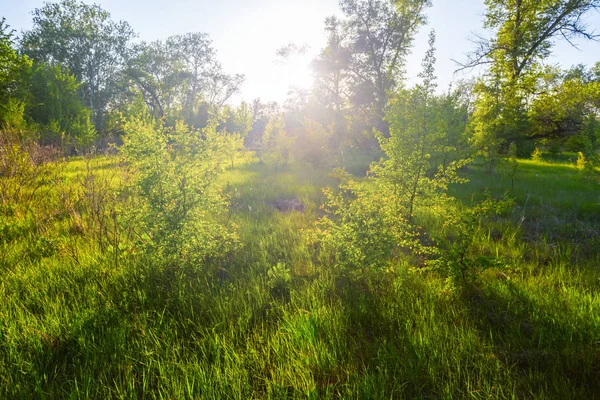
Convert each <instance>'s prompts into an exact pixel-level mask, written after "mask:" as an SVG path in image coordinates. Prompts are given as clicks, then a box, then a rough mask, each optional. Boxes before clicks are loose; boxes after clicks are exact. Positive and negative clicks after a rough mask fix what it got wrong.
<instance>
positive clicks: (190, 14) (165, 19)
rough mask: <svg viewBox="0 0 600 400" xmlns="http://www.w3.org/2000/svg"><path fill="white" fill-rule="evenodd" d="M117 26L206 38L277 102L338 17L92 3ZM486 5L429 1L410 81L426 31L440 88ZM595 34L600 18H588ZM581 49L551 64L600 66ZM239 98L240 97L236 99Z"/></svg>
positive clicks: (332, 7) (250, 85)
mask: <svg viewBox="0 0 600 400" xmlns="http://www.w3.org/2000/svg"><path fill="white" fill-rule="evenodd" d="M43 3H44V1H42V0H0V16H4V17H6V20H7V23H8V24H9V25H11V27H12V28H14V29H16V30H17V31H21V30H23V29H25V30H26V29H29V28H30V27H31V15H30V12H31V11H33V10H34V9H35V8H38V7H41V6H42V5H43ZM95 3H98V4H100V5H101V6H102V7H103V8H104V9H105V10H107V11H109V12H110V13H111V15H112V18H113V19H114V20H125V21H127V22H129V24H130V25H131V26H132V27H133V29H134V30H135V31H136V32H137V33H138V34H139V38H140V39H142V40H147V41H150V40H155V39H164V38H166V37H168V36H170V35H175V34H181V33H187V32H206V33H208V34H209V35H210V37H211V38H212V39H213V42H214V45H215V48H216V49H217V51H218V57H219V60H220V61H221V63H222V64H223V67H224V69H225V71H226V72H229V73H243V74H245V75H246V83H245V84H244V86H243V89H242V95H241V96H240V98H243V99H245V100H251V99H253V98H255V97H261V98H262V99H263V100H276V101H282V100H283V99H285V97H286V95H287V92H288V90H289V88H290V86H294V85H295V86H308V85H310V81H311V74H310V69H309V67H308V65H309V62H310V59H312V57H314V55H315V54H316V53H317V52H318V50H319V49H320V48H322V47H323V46H324V44H325V34H324V32H323V22H324V20H325V18H326V17H327V16H330V15H333V14H339V8H338V1H337V0H302V1H299V0H243V1H242V0H218V1H214V0H213V1H211V0H170V1H164V0H96V1H95ZM483 12H484V5H483V0H433V7H431V8H430V9H428V12H427V13H428V16H429V24H428V26H426V27H423V28H421V31H420V32H419V34H418V35H417V38H416V40H415V45H414V48H413V52H412V55H411V56H410V57H409V60H408V63H407V79H408V81H409V82H411V81H413V80H414V79H415V78H416V75H417V74H418V72H419V68H420V60H421V58H422V57H423V54H424V52H425V50H426V47H427V34H428V32H429V30H430V29H431V28H434V29H435V30H436V33H437V43H436V47H437V49H438V51H437V59H438V62H437V76H438V78H439V79H438V83H439V88H440V90H443V89H445V88H446V87H447V86H448V85H449V84H450V83H451V82H452V81H453V80H454V79H461V78H464V77H465V75H464V74H462V73H459V74H456V75H454V73H453V71H454V70H455V69H456V65H455V64H454V63H453V62H452V61H451V59H452V58H455V59H464V54H465V53H466V52H468V51H469V50H470V49H471V47H472V46H471V43H470V42H469V37H470V36H471V33H472V32H475V33H484V30H483V28H482V21H483ZM588 23H589V25H590V27H592V28H593V29H596V30H597V31H599V32H600V15H599V13H595V14H593V15H590V17H589V18H588ZM290 42H294V43H297V44H308V45H309V46H310V50H309V52H308V54H307V55H306V56H304V57H297V58H296V59H293V60H291V61H290V62H289V63H288V64H287V65H281V64H280V63H276V62H275V61H276V59H277V57H276V56H275V51H276V49H278V48H279V47H282V46H284V45H286V44H288V43H290ZM579 44H580V50H576V49H573V48H571V47H570V46H569V45H568V44H567V43H564V42H560V43H558V44H557V46H556V48H555V52H554V55H553V57H552V58H551V59H550V60H549V62H550V63H553V64H560V65H562V66H571V65H574V64H578V63H584V64H589V65H591V64H593V63H595V62H596V61H600V43H597V42H580V43H579ZM238 100H239V99H238Z"/></svg>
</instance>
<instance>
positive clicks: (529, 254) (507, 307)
mask: <svg viewBox="0 0 600 400" xmlns="http://www.w3.org/2000/svg"><path fill="white" fill-rule="evenodd" d="M234 165H235V168H234V169H230V170H228V171H226V172H225V173H224V174H222V175H221V176H220V178H219V185H220V187H221V188H222V190H223V191H224V192H226V193H227V194H228V195H229V196H230V198H231V204H230V214H229V218H230V221H231V222H233V223H235V224H236V225H237V226H238V233H239V236H240V241H241V243H242V248H241V249H240V250H239V251H237V252H235V253H233V254H232V255H231V256H230V257H229V258H228V259H227V260H224V261H220V264H219V265H216V266H215V268H214V273H198V274H186V275H181V274H179V273H178V271H177V269H175V268H173V269H170V268H168V267H165V268H156V265H155V264H154V263H153V260H152V258H151V257H149V256H147V255H145V254H140V253H138V252H136V251H137V250H136V247H135V245H133V244H132V245H131V246H126V245H125V244H124V245H123V246H121V247H122V249H121V250H119V252H118V254H117V255H118V262H115V257H114V255H115V253H114V251H115V249H114V246H113V248H112V251H110V250H109V247H108V245H106V246H104V247H103V245H102V242H101V241H100V240H97V239H94V238H95V237H97V235H95V234H94V232H96V233H97V230H98V229H99V228H98V225H97V224H96V225H92V224H85V223H84V222H85V218H86V216H87V215H88V214H89V212H90V211H89V209H87V208H85V206H86V204H90V203H86V202H85V201H86V193H88V195H89V190H88V192H86V187H85V185H84V183H85V182H86V177H87V179H88V180H89V179H90V177H89V174H93V175H94V176H95V179H96V182H98V181H102V179H103V177H104V178H105V179H104V181H105V182H107V183H106V185H105V186H106V187H105V190H106V191H108V192H111V190H113V189H114V188H115V187H116V186H118V184H119V183H118V181H119V180H122V179H126V178H127V168H126V166H120V165H119V163H118V160H117V159H116V158H99V159H94V160H91V161H87V160H84V159H77V160H72V161H69V162H68V163H67V164H66V165H65V167H64V169H63V170H62V172H61V178H60V180H59V182H55V183H53V184H52V185H53V186H52V188H51V189H52V190H50V191H49V192H45V193H48V194H45V198H44V199H43V201H42V202H39V203H37V204H38V205H36V206H35V207H33V208H32V209H31V210H29V211H27V212H24V213H20V212H16V211H15V207H16V208H18V205H15V207H13V210H12V211H8V210H3V211H2V214H1V216H0V232H1V236H0V237H1V238H0V299H1V303H0V396H1V397H3V398H10V399H18V398H23V399H30V398H219V399H220V398H237V399H250V398H278V399H279V398H315V399H317V398H319V399H321V398H361V399H362V398H429V399H432V398H482V399H484V398H485V399H487V398H498V399H504V398H506V399H509V398H510V399H512V398H527V399H529V398H534V399H547V398H556V399H593V398H598V397H600V353H599V346H600V296H599V295H598V293H599V289H600V270H599V269H598V266H599V265H600V257H599V256H598V253H597V252H595V251H592V250H593V249H598V248H600V246H598V244H597V240H598V235H597V234H594V232H595V233H597V232H598V227H599V226H600V225H599V221H598V215H599V214H598V211H599V210H598V208H599V207H600V205H599V204H598V202H599V200H600V199H598V193H599V192H598V187H597V184H595V183H593V182H591V181H587V180H584V179H579V178H578V175H577V171H576V170H575V169H574V168H571V167H567V166H562V165H557V164H548V163H532V162H528V161H520V162H519V175H517V179H516V181H515V188H514V190H513V191H512V192H511V193H510V195H511V196H513V197H514V198H515V199H516V201H517V204H518V207H517V208H515V210H514V212H513V214H512V215H510V216H508V217H505V218H503V219H498V220H496V221H494V222H493V223H491V224H490V225H489V226H485V227H482V229H481V230H480V231H479V235H480V237H478V238H477V243H478V246H479V248H480V251H481V252H482V254H493V255H494V256H497V258H498V259H499V260H501V262H500V263H499V264H498V265H497V266H495V267H493V268H489V269H487V270H485V271H483V272H481V273H480V274H479V275H478V279H477V280H476V281H475V282H474V283H473V284H472V285H469V286H466V287H464V288H461V289H460V290H453V289H452V287H451V286H449V285H448V282H447V281H446V280H445V278H444V277H442V276H439V275H437V274H435V273H433V272H428V271H425V270H422V269H419V268H414V267H415V266H414V265H410V264H409V263H407V262H399V263H397V264H395V265H390V268H388V269H385V270H382V271H371V272H369V273H367V274H366V275H364V276H362V277H361V278H360V279H349V278H348V277H347V276H346V275H344V274H341V273H340V271H337V270H336V269H335V268H332V266H328V265H319V264H318V263H316V262H314V260H313V258H312V257H311V254H310V249H308V248H307V247H306V244H305V242H304V240H303V236H302V232H301V230H302V229H305V228H307V227H309V226H311V225H312V223H313V222H314V221H315V220H316V219H317V218H318V216H319V215H320V213H321V211H320V209H319V206H320V204H321V202H322V200H323V195H322V192H321V190H320V189H321V187H324V186H327V185H332V184H334V181H333V179H332V178H330V177H329V176H328V175H327V173H325V172H323V171H321V170H316V169H313V168H311V167H309V166H305V165H298V164H291V165H290V166H289V167H287V168H285V169H279V170H277V171H274V170H272V169H270V168H269V167H267V166H264V165H261V164H259V163H258V162H257V160H256V159H255V158H254V157H253V156H252V154H250V153H246V154H245V155H244V156H241V157H240V158H239V159H238V160H236V162H235V164H234ZM466 174H467V176H468V177H469V178H470V183H469V184H467V185H463V186H460V187H459V186H457V187H455V188H453V192H454V195H455V196H457V198H458V199H459V200H460V201H461V202H462V203H464V204H469V203H470V201H471V198H472V197H473V195H478V194H480V193H482V192H483V191H485V190H486V189H487V190H488V191H490V192H491V193H493V194H494V195H500V194H501V193H503V192H505V191H506V190H509V189H510V181H509V180H507V179H502V178H499V177H498V176H493V177H491V176H489V175H487V174H486V173H485V172H484V171H483V170H480V169H479V168H478V167H476V166H475V167H472V168H471V170H470V171H468V172H467V173H466ZM111 177H113V178H114V179H112V178H111ZM109 178H110V179H109ZM0 179H5V178H0ZM108 182H111V183H110V184H109V183H108ZM111 185H115V186H112V188H113V189H111ZM67 199H79V203H77V202H76V204H72V203H69V201H68V200H67ZM279 199H297V200H298V201H301V202H302V203H303V204H304V205H305V208H304V212H296V211H290V212H280V211H279V210H278V209H277V208H276V206H275V204H276V202H277V201H278V200H279ZM114 201H118V199H117V198H115V200H114ZM457 206H460V204H458V205H457ZM78 218H80V220H78ZM82 221H83V222H82ZM519 224H520V225H519ZM517 226H520V230H517V229H516V227H517ZM107 235H108V236H107V237H108V240H110V238H111V237H112V236H110V229H108V233H107ZM594 240H596V242H594ZM594 243H596V244H594ZM594 246H598V247H594Z"/></svg>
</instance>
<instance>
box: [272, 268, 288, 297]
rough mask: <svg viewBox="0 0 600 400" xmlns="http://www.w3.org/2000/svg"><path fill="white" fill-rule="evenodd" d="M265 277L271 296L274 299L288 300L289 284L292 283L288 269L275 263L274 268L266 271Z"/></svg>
mask: <svg viewBox="0 0 600 400" xmlns="http://www.w3.org/2000/svg"><path fill="white" fill-rule="evenodd" d="M267 276H268V284H269V287H270V288H271V294H272V295H273V296H274V297H280V298H281V297H282V298H286V297H287V298H289V295H290V283H291V281H292V274H291V271H290V269H289V268H287V267H286V266H285V264H284V263H277V265H276V266H274V267H272V268H270V269H269V270H268V271H267Z"/></svg>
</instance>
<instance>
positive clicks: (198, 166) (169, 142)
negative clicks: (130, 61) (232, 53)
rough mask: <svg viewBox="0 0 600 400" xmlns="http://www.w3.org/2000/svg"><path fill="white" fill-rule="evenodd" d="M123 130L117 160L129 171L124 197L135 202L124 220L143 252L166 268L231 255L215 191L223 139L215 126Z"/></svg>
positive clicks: (230, 233)
mask: <svg viewBox="0 0 600 400" xmlns="http://www.w3.org/2000/svg"><path fill="white" fill-rule="evenodd" d="M124 130H125V133H126V136H125V138H124V145H123V148H122V154H123V156H124V157H125V159H126V160H127V161H128V162H129V163H130V164H131V166H132V167H133V169H134V175H133V176H134V179H133V181H132V183H131V185H130V186H129V191H130V195H131V196H133V197H134V199H136V201H135V203H134V204H135V205H134V208H133V209H132V210H131V213H130V214H129V215H128V216H127V218H128V219H129V220H130V221H131V222H132V223H133V226H135V227H136V228H135V230H136V236H137V237H138V238H139V239H140V241H141V242H142V244H143V245H144V246H145V249H146V251H147V252H148V253H150V254H152V255H153V256H156V257H158V259H159V260H160V261H161V262H162V263H165V264H173V265H178V266H180V267H193V268H200V267H201V266H202V265H203V263H205V262H206V261H207V260H209V259H218V258H222V257H224V255H226V254H227V253H228V252H229V251H231V250H233V249H234V248H235V247H236V246H237V243H238V239H237V236H236V234H235V231H234V227H233V226H231V225H226V224H224V223H223V222H220V218H219V217H220V215H221V214H222V213H223V212H224V211H225V210H226V205H227V202H226V199H225V197H224V196H223V195H222V193H221V192H220V190H219V189H218V188H217V187H216V186H215V180H216V178H217V176H218V174H219V172H220V171H221V170H222V162H223V160H224V159H225V157H226V152H225V147H226V146H225V145H226V140H227V138H226V137H225V136H222V135H219V134H217V132H216V131H215V125H209V126H208V127H207V128H205V129H204V130H203V131H194V130H190V129H189V128H188V127H187V126H186V125H184V124H183V123H178V124H177V125H176V126H175V127H174V128H172V129H165V128H161V127H159V126H157V125H155V124H153V123H150V122H145V121H142V120H139V119H132V120H130V121H128V122H127V123H126V124H125V127H124ZM128 223H129V221H128Z"/></svg>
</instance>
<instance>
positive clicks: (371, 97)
mask: <svg viewBox="0 0 600 400" xmlns="http://www.w3.org/2000/svg"><path fill="white" fill-rule="evenodd" d="M429 4H430V1H429V0H396V1H389V0H341V1H340V7H341V9H342V12H343V13H344V16H345V20H344V29H345V30H347V34H346V35H345V36H346V40H345V43H344V47H345V49H346V51H347V55H346V56H345V57H346V61H347V63H346V68H347V70H348V71H349V72H350V74H351V80H352V88H353V101H354V103H356V104H369V105H374V106H375V107H376V110H377V113H378V114H379V115H380V116H382V115H383V109H384V108H385V105H386V104H387V100H388V93H389V92H390V91H391V90H394V89H395V88H396V87H397V85H398V84H399V82H400V79H401V73H402V67H403V65H404V62H405V58H406V55H407V54H408V52H409V50H410V46H411V44H412V40H413V37H414V34H415V33H416V31H417V29H418V28H419V26H420V25H421V24H423V23H424V22H425V15H424V10H425V7H426V6H428V5H429ZM383 129H384V130H387V126H385V124H384V126H383Z"/></svg>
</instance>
